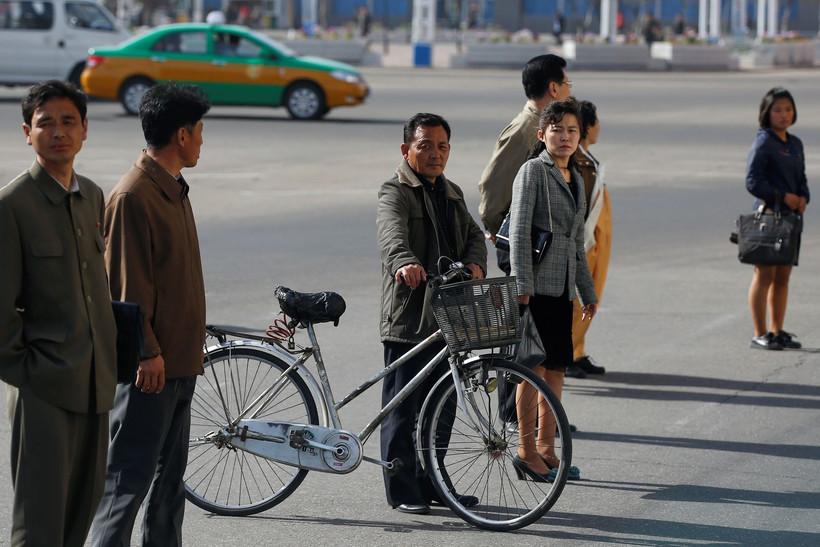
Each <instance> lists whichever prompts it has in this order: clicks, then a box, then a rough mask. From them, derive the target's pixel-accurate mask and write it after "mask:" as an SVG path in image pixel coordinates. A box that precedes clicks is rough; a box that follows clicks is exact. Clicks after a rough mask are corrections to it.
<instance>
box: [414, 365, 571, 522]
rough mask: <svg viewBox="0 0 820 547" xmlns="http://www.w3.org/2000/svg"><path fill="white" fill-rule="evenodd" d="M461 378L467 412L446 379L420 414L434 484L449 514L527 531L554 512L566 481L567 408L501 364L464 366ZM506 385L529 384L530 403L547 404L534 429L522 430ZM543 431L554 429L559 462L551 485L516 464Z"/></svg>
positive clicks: (524, 371) (532, 378) (522, 371)
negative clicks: (524, 445) (529, 440)
mask: <svg viewBox="0 0 820 547" xmlns="http://www.w3.org/2000/svg"><path fill="white" fill-rule="evenodd" d="M460 381H461V385H462V388H463V390H464V393H465V406H466V408H467V411H466V412H465V411H464V409H462V408H460V407H459V405H458V404H457V395H456V389H455V385H454V383H453V381H452V378H451V377H447V378H444V379H443V381H441V382H440V383H439V384H438V386H437V387H436V388H435V390H434V391H433V392H432V393H431V394H430V399H429V400H428V401H427V403H425V409H424V415H423V416H421V417H420V425H421V427H422V431H421V450H422V452H423V456H424V460H425V465H426V467H427V471H428V473H429V474H430V478H431V479H432V482H433V485H434V486H435V488H436V491H437V492H438V494H439V496H440V498H441V499H442V500H443V501H444V502H445V503H446V504H447V505H448V506H449V507H450V509H452V510H453V511H454V512H455V513H456V514H458V515H459V516H460V517H461V518H462V519H464V520H465V521H467V522H469V523H470V524H472V525H474V526H477V527H479V528H484V529H487V530H496V531H509V530H515V529H518V528H522V527H524V526H527V525H529V524H531V523H533V522H535V521H536V520H538V519H539V518H541V517H542V516H543V515H544V514H545V513H546V512H547V511H549V509H550V507H552V505H553V504H554V503H555V502H556V501H557V500H558V497H559V496H560V495H561V492H562V490H563V489H564V484H565V483H566V480H567V473H568V471H569V466H570V460H571V457H572V442H571V439H570V435H569V423H568V422H567V418H566V415H565V414H564V409H563V407H562V406H561V403H560V401H559V400H558V399H557V398H556V397H555V395H554V394H553V393H552V392H551V391H550V389H549V387H548V386H547V384H546V382H544V380H543V379H542V378H540V377H539V376H537V375H536V374H535V373H533V372H532V371H531V370H530V369H528V368H526V367H523V366H521V365H518V364H516V363H513V362H510V361H506V360H503V359H494V358H488V359H480V360H478V361H476V362H474V363H472V364H469V365H465V367H464V369H463V370H462V375H461V378H460ZM505 386H511V388H510V389H516V387H518V386H525V387H528V388H529V389H531V390H534V391H535V392H536V393H537V395H538V397H537V398H536V397H532V396H530V398H531V400H532V401H534V402H533V403H532V404H534V405H537V404H538V399H542V400H543V401H544V403H545V407H546V409H547V410H546V412H545V411H544V406H542V410H541V414H540V416H539V418H538V423H537V424H530V425H531V426H534V427H530V428H528V429H529V430H528V431H521V430H519V423H518V420H517V419H516V416H515V411H514V408H513V406H512V405H510V404H509V400H508V397H507V395H506V389H505ZM519 393H520V392H519ZM528 400H529V398H528ZM512 402H515V400H513V401H512ZM532 410H533V411H534V415H538V412H535V409H532ZM541 427H550V428H555V435H554V440H552V441H551V442H552V447H551V452H552V453H553V454H554V457H555V458H556V459H557V460H558V462H559V464H558V467H557V468H556V471H555V472H554V477H553V478H552V480H551V482H534V481H532V480H528V479H529V477H528V476H527V475H525V474H523V473H521V472H520V471H519V470H518V469H517V468H516V467H515V465H514V464H513V458H514V457H515V456H516V455H517V451H518V447H519V445H520V444H521V442H522V438H524V440H527V439H526V437H527V436H529V435H533V436H534V438H539V430H540V428H541ZM550 437H553V436H552V435H551V436H550ZM542 446H543V445H542ZM466 496H475V497H476V498H478V504H476V505H473V504H471V503H467V502H466V500H465V497H466ZM473 501H474V500H473Z"/></svg>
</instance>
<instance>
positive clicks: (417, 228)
mask: <svg viewBox="0 0 820 547" xmlns="http://www.w3.org/2000/svg"><path fill="white" fill-rule="evenodd" d="M444 184H446V186H447V200H448V201H450V202H451V203H452V204H453V226H452V227H451V228H452V230H453V233H452V235H453V239H454V242H453V243H454V244H455V248H454V249H453V252H454V254H455V256H453V257H450V258H452V259H453V260H460V261H461V262H463V263H464V264H470V263H473V264H477V265H479V266H480V267H481V269H483V270H484V271H485V272H486V271H487V246H486V244H485V243H484V233H483V232H482V231H481V228H479V227H478V224H476V222H475V220H473V217H472V216H470V212H469V211H468V210H467V205H466V204H465V203H464V195H463V194H462V192H461V188H459V187H458V186H456V185H455V184H453V183H452V182H450V181H449V180H446V179H445V180H444ZM376 222H377V229H378V239H379V249H380V252H381V262H382V316H381V339H382V341H383V342H406V343H416V342H419V341H421V340H423V339H424V338H426V337H427V336H429V335H431V334H432V333H434V332H435V331H436V330H437V329H438V326H437V325H436V322H435V319H434V318H433V317H432V313H428V315H427V316H425V317H422V316H421V312H422V308H423V307H424V299H425V298H428V297H429V296H428V295H427V291H426V290H425V289H426V285H424V284H422V285H421V286H419V287H418V288H416V289H410V288H409V287H408V286H407V285H404V284H402V285H399V284H397V283H396V282H395V280H394V277H393V276H394V275H395V274H396V272H397V271H398V270H399V269H400V268H401V267H402V266H406V265H407V264H421V265H422V266H424V269H425V270H427V271H428V272H430V271H435V270H436V269H437V265H436V261H437V260H438V258H439V256H441V250H440V248H439V234H438V233H437V230H436V227H435V226H436V213H435V207H434V206H433V203H432V201H431V199H430V196H428V195H427V192H426V191H425V190H424V188H423V186H422V184H421V182H420V181H419V179H418V178H417V177H416V175H415V173H413V170H412V169H410V166H409V165H408V164H407V161H405V160H402V162H401V164H400V165H399V167H398V168H397V169H396V174H395V176H394V177H393V178H392V179H390V180H389V181H387V182H385V183H384V184H382V187H381V189H380V190H379V212H378V216H377V220H376Z"/></svg>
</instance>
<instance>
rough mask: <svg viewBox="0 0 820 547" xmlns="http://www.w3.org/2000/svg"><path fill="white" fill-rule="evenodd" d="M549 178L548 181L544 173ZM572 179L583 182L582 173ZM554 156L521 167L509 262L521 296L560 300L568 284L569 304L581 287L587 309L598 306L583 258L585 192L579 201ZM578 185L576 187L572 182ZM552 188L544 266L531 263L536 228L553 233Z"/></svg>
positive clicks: (512, 208)
mask: <svg viewBox="0 0 820 547" xmlns="http://www.w3.org/2000/svg"><path fill="white" fill-rule="evenodd" d="M545 172H546V173H547V177H546V180H545V177H544V173H545ZM573 179H574V180H575V181H580V180H581V177H580V175H579V174H578V173H577V172H574V173H573ZM562 180H563V179H562V177H561V173H560V171H558V168H557V167H555V163H554V162H553V161H552V158H551V157H550V155H549V154H548V153H547V152H546V151H544V152H542V153H541V155H540V156H538V157H537V158H534V159H531V160H529V161H528V162H527V163H525V164H524V165H522V166H521V169H520V170H519V171H518V175H516V177H515V181H514V182H513V192H512V205H511V206H510V249H511V253H510V263H511V265H512V275H514V276H515V277H516V281H517V284H518V292H519V294H526V295H530V296H532V295H534V294H541V295H546V296H561V295H562V294H563V293H564V288H565V286H566V283H567V282H569V291H568V293H569V299H570V300H574V299H575V294H576V290H575V289H576V286H577V288H578V292H579V293H580V296H581V301H582V302H583V303H584V304H595V303H597V302H598V298H597V296H596V295H595V286H594V285H593V283H592V276H591V275H590V273H589V267H588V266H587V258H586V253H584V212H585V211H586V199H585V197H584V189H583V188H582V187H581V188H578V192H576V193H577V195H578V202H577V203H576V201H575V199H574V198H573V197H572V192H571V191H570V189H569V187H568V186H567V185H566V184H565V183H564V182H562ZM573 184H577V183H573ZM547 185H549V197H550V203H551V204H552V244H551V245H550V248H549V251H547V255H546V256H545V257H544V259H543V260H542V261H541V263H540V264H538V265H534V264H533V261H532V242H531V241H532V240H531V233H532V226H537V227H539V228H541V229H544V230H548V229H549V228H550V217H549V212H548V210H547Z"/></svg>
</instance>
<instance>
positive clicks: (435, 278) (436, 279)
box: [416, 262, 473, 335]
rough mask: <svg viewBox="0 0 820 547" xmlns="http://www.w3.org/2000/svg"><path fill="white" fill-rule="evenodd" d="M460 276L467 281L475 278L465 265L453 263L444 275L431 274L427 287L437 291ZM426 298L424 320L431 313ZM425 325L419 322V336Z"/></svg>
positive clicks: (423, 306) (428, 277)
mask: <svg viewBox="0 0 820 547" xmlns="http://www.w3.org/2000/svg"><path fill="white" fill-rule="evenodd" d="M459 276H462V277H466V278H467V279H472V277H473V276H472V274H471V273H470V270H468V269H467V268H466V267H465V266H464V264H463V263H461V262H453V263H451V264H450V268H449V269H448V270H447V271H446V272H444V273H443V274H439V275H430V274H428V275H427V287H428V288H430V289H432V290H435V289H437V288H438V287H441V286H442V285H445V284H447V283H449V282H450V281H452V280H453V279H455V278H457V277H459ZM426 296H427V295H425V298H424V303H423V304H422V307H421V317H422V318H424V317H426V316H427V314H428V313H429V310H430V299H429V298H426ZM423 325H424V321H420V322H419V328H418V330H416V334H417V335H418V334H421V328H422V326H423Z"/></svg>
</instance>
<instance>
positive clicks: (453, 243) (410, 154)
mask: <svg viewBox="0 0 820 547" xmlns="http://www.w3.org/2000/svg"><path fill="white" fill-rule="evenodd" d="M401 153H402V156H403V158H404V159H403V160H402V162H401V164H400V165H399V166H398V168H397V169H396V172H395V174H394V176H393V178H392V179H390V180H389V181H387V182H385V183H384V184H383V185H382V187H381V189H380V191H379V208H378V216H377V228H378V240H379V248H380V252H381V261H382V319H381V339H382V343H383V345H384V361H385V366H386V365H389V364H390V363H392V362H394V361H395V360H396V359H399V358H400V357H401V356H403V355H404V354H405V353H407V352H408V351H409V350H410V349H412V348H413V346H414V345H416V344H418V343H419V342H421V341H422V340H424V339H425V338H427V337H428V336H430V335H431V334H433V333H434V332H435V331H436V330H437V329H438V327H437V326H436V322H435V320H434V318H433V316H432V313H425V312H424V309H425V306H424V301H425V299H429V297H430V295H429V293H428V291H426V290H425V281H426V280H427V273H428V272H430V273H434V274H439V273H442V271H443V270H444V268H446V267H447V266H448V265H449V261H448V260H447V259H449V260H452V261H460V262H463V263H464V264H466V265H467V268H468V269H469V270H470V272H471V273H472V275H473V278H475V279H482V278H483V277H484V272H485V271H486V268H487V248H486V246H485V243H484V234H483V232H482V231H481V228H479V226H478V224H476V222H475V220H473V218H472V217H471V216H470V213H469V211H468V209H467V205H466V204H465V202H464V195H463V193H462V191H461V189H460V188H459V187H458V186H456V185H455V184H453V183H452V182H451V181H449V180H447V179H446V178H445V177H444V168H445V166H446V165H447V160H448V158H449V155H450V126H449V124H448V123H447V121H446V120H445V119H444V118H442V117H441V116H438V115H436V114H416V115H415V116H413V117H412V118H410V120H408V121H407V123H406V124H405V126H404V142H403V143H402V145H401ZM445 257H446V258H445ZM440 270H441V271H440ZM443 347H444V343H443V342H442V343H440V344H435V345H433V346H431V347H430V348H428V349H427V350H426V351H423V352H421V353H420V354H419V355H417V356H416V357H415V358H414V359H413V360H411V361H409V362H408V363H407V364H406V365H405V366H402V367H400V368H399V369H397V370H396V371H395V372H393V373H392V374H390V375H388V376H387V377H386V378H385V381H384V386H383V388H382V404H386V403H387V402H389V401H390V400H391V399H393V397H394V396H395V395H396V394H397V393H399V391H401V389H402V388H403V387H404V386H405V385H407V383H408V382H409V381H410V380H411V379H412V378H413V377H414V376H415V375H416V374H417V373H418V372H419V371H420V370H421V368H422V367H423V366H424V365H425V364H426V363H427V362H429V361H430V360H431V359H432V358H433V357H434V356H435V355H436V354H437V353H438V352H439V351H440V350H441V349H442V348H443ZM447 370H448V369H447V366H446V362H442V364H441V369H440V371H437V372H436V373H434V374H433V375H431V376H430V378H429V379H428V380H427V381H426V383H425V384H423V385H422V386H420V387H419V388H418V389H416V390H415V391H414V392H413V393H412V394H411V395H410V396H409V397H408V398H407V399H406V400H405V401H404V402H403V403H402V404H401V405H399V406H398V407H397V408H396V409H395V410H394V411H393V412H392V413H390V414H389V415H388V416H387V418H386V419H385V421H384V422H383V423H382V427H381V456H382V460H385V461H391V460H393V459H396V458H397V459H398V460H400V461H401V465H400V466H399V469H398V470H396V471H393V472H385V475H384V482H385V491H386V494H387V502H388V503H389V504H390V505H391V506H392V507H394V508H395V509H396V510H398V511H401V512H404V513H412V514H426V513H429V511H430V507H429V504H430V502H436V501H438V500H437V499H436V495H435V491H434V489H433V486H432V484H431V483H430V480H429V479H428V478H427V476H426V475H425V473H424V470H423V469H422V467H421V463H420V462H419V461H418V459H417V458H416V448H415V445H414V442H413V433H414V429H415V426H416V421H417V415H418V412H419V409H420V408H419V407H420V406H421V403H422V402H423V400H424V395H425V394H426V393H428V392H429V391H430V389H431V388H432V386H433V384H434V382H435V381H436V380H438V378H440V377H441V375H442V374H444V373H445V372H447ZM470 498H472V499H470ZM461 502H462V504H464V505H465V506H470V505H475V504H476V503H477V502H478V500H477V499H476V498H474V497H472V496H462V499H461Z"/></svg>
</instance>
